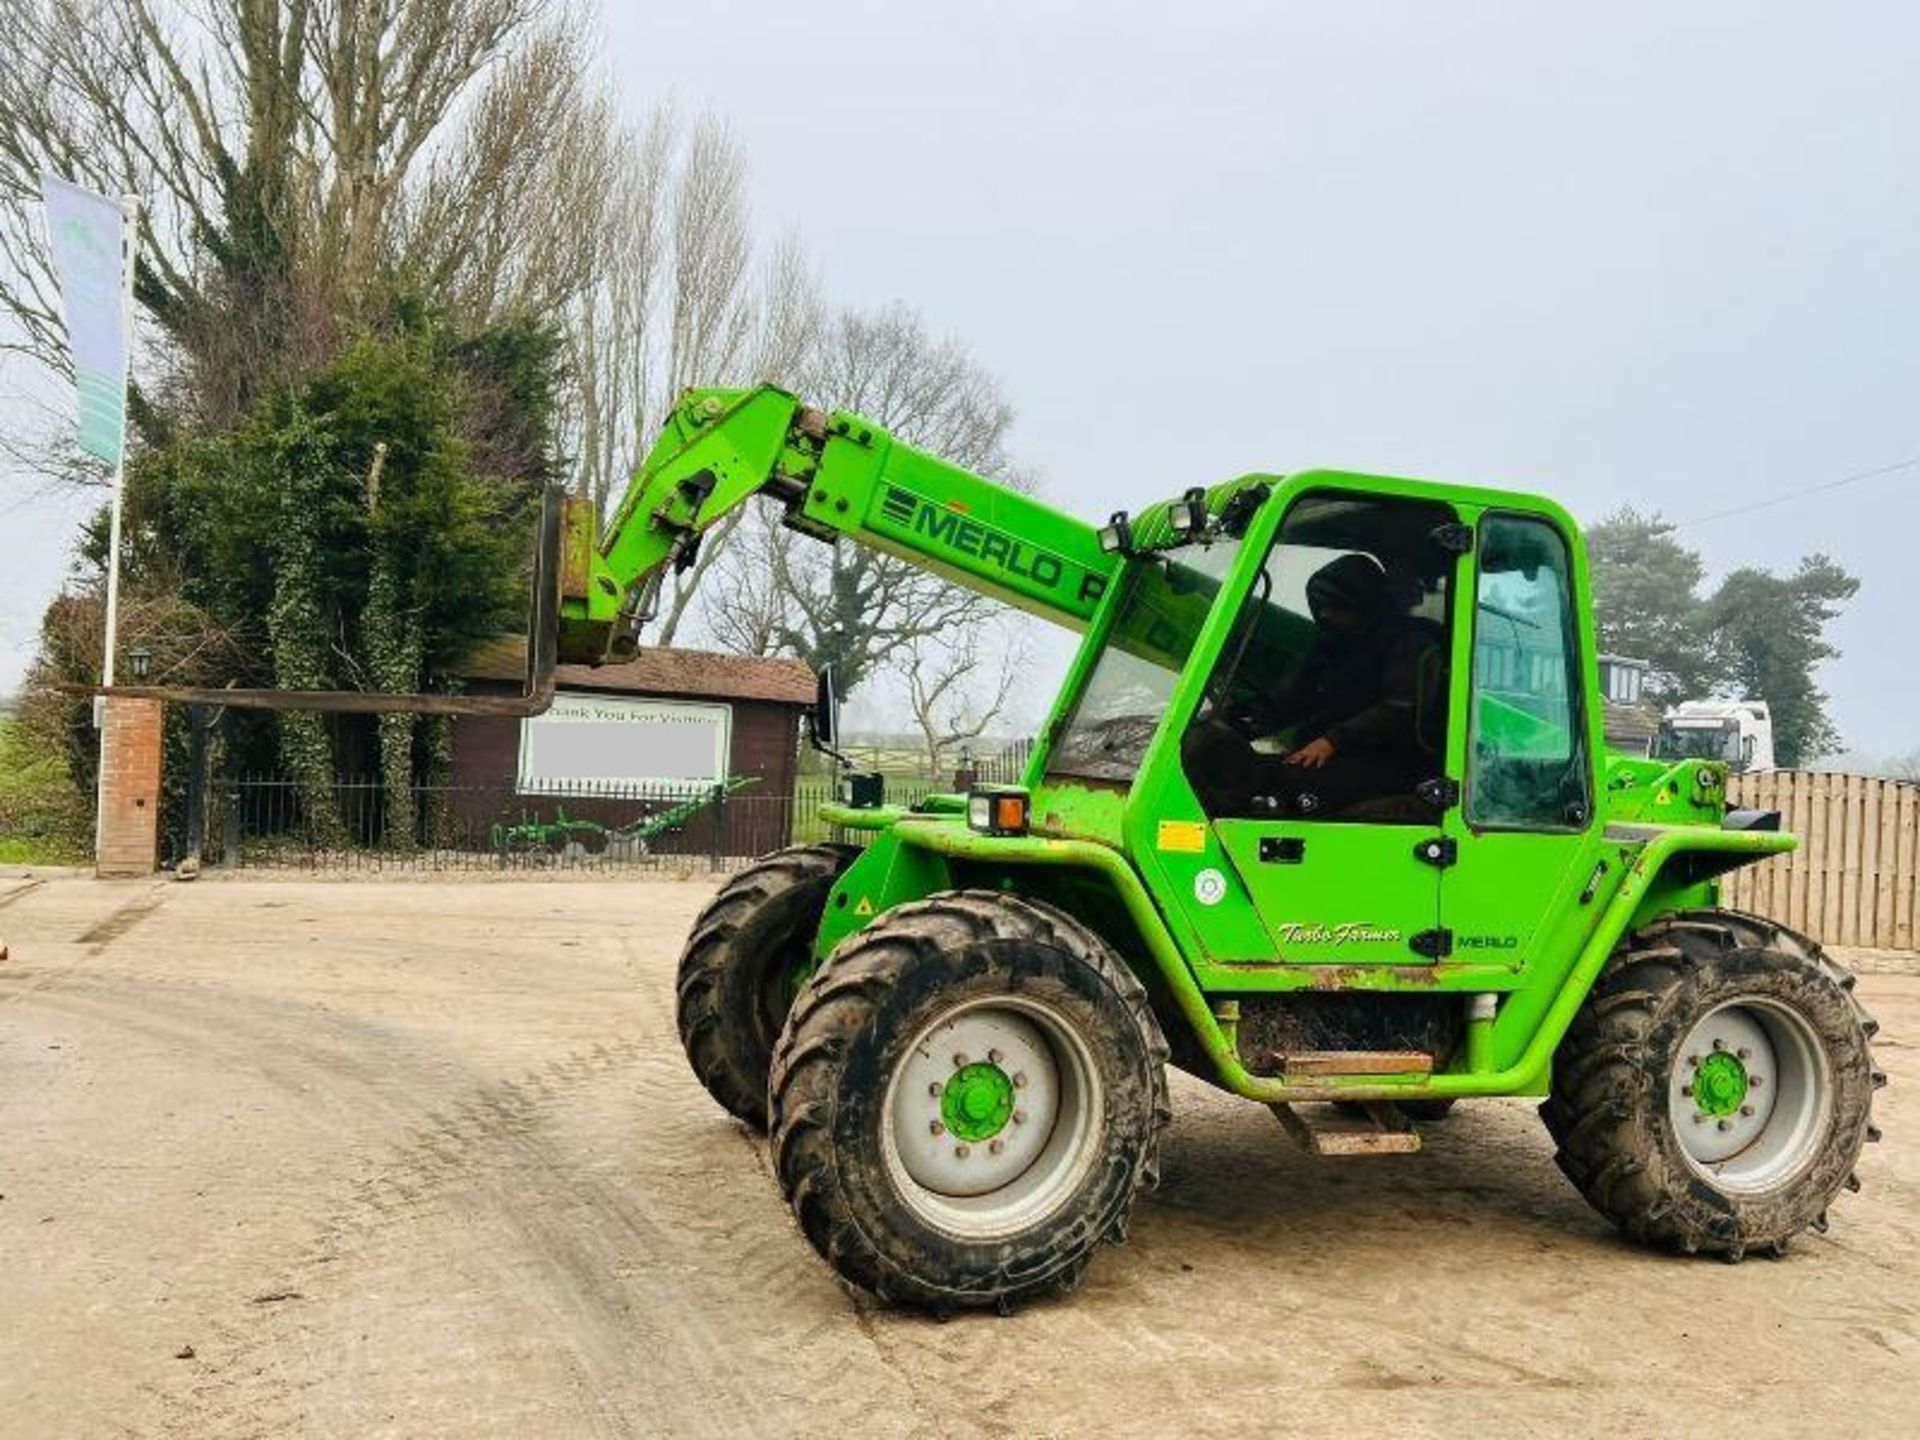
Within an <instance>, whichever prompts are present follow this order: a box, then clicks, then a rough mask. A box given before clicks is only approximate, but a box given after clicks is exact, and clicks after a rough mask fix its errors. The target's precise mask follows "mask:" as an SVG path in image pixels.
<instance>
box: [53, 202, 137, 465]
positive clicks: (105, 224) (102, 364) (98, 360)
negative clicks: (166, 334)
mask: <svg viewBox="0 0 1920 1440" xmlns="http://www.w3.org/2000/svg"><path fill="white" fill-rule="evenodd" d="M40 191H41V194H42V195H44V196H45V197H46V201H47V238H48V241H49V243H50V244H51V246H52V249H53V268H54V271H55V273H56V274H57V275H58V276H59V277H60V298H61V300H62V301H63V302H64V308H65V309H66V312H67V343H68V345H69V347H70V348H71V349H72V351H73V378H74V383H75V385H76V386H77V387H78V389H79V391H80V448H81V449H82V450H85V451H86V452H87V453H88V454H90V455H98V456H99V457H100V458H101V459H102V460H104V461H106V462H107V463H108V464H109V465H118V464H119V463H120V458H121V450H122V447H123V446H124V445H125V444H126V432H127V366H128V359H129V354H128V352H129V351H130V350H131V349H132V336H131V335H130V333H129V331H130V330H131V329H132V325H131V315H130V312H129V310H128V306H127V273H126V267H127V265H128V263H129V255H130V252H131V250H132V247H131V246H130V245H129V244H128V243H127V241H128V235H127V228H128V227H127V215H126V211H125V210H124V209H122V208H121V204H120V202H119V201H118V200H113V199H109V198H108V197H107V196H105V195H96V194H94V193H93V191H91V190H83V189H81V188H80V187H79V186H78V185H73V184H69V183H68V182H67V181H65V180H61V179H59V178H58V177H56V176H53V175H42V176H41V177H40Z"/></svg>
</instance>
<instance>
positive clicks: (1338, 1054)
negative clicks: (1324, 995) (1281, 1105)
mask: <svg viewBox="0 0 1920 1440" xmlns="http://www.w3.org/2000/svg"><path fill="white" fill-rule="evenodd" d="M1274 1062H1275V1066H1276V1068H1277V1069H1278V1070H1279V1072H1280V1074H1281V1076H1282V1077H1283V1078H1284V1079H1287V1080H1314V1079H1318V1078H1319V1077H1321V1076H1323V1075H1431V1074H1432V1073H1433V1056H1431V1055H1426V1054H1422V1053H1421V1052H1420V1051H1418V1050H1304V1051H1300V1052H1298V1053H1296V1054H1292V1055H1280V1056H1275V1057H1274Z"/></svg>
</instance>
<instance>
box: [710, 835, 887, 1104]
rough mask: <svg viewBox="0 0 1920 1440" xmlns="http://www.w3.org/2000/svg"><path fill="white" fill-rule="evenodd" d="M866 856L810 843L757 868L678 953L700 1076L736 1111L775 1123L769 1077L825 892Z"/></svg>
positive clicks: (724, 895) (713, 904) (721, 897)
mask: <svg viewBox="0 0 1920 1440" xmlns="http://www.w3.org/2000/svg"><path fill="white" fill-rule="evenodd" d="M859 853H860V852H859V851H857V850H855V849H852V848H851V847H848V846H841V845H802V846H796V847H795V848H793V849H791V850H779V851H776V852H775V853H773V854H772V855H768V856H765V857H764V858H762V859H760V860H757V861H755V862H754V863H753V864H752V865H750V866H748V867H747V868H746V869H745V870H742V871H741V872H740V873H739V874H738V875H735V876H734V877H733V878H732V879H731V880H729V881H728V882H727V883H726V885H724V886H723V887H722V888H721V890H720V893H719V894H717V895H715V896H714V897H713V899H712V900H711V901H709V902H708V904H707V908H706V909H705V910H703V911H701V912H700V918H699V919H698V920H697V921H695V922H694V927H693V934H692V935H691V936H690V937H689V938H688V940H687V946H686V949H685V950H683V951H682V952H681V954H680V974H679V980H678V983H677V984H676V986H675V994H676V1006H675V1012H676V1013H675V1018H676V1020H677V1021H678V1023H679V1028H680V1044H681V1047H682V1048H683V1049H685V1050H686V1052H687V1060H688V1062H689V1063H691V1064H692V1066H693V1073H694V1074H695V1075H696V1076H698V1077H699V1079H700V1083H701V1084H702V1085H704V1086H705V1087H706V1089H707V1093H708V1094H709V1095H711V1096H713V1098H714V1099H715V1100H718V1101H719V1102H720V1103H721V1105H723V1106H724V1107H725V1108H726V1109H727V1111H728V1113H730V1114H732V1115H734V1116H736V1117H737V1118H739V1119H740V1120H743V1121H745V1122H746V1123H747V1124H748V1125H751V1126H752V1127H753V1128H754V1129H756V1130H764V1129H765V1128H766V1125H767V1069H768V1066H769V1065H770V1064H771V1062H772V1058H773V1042H774V1040H775V1039H776V1038H777V1037H778V1036H779V1034H780V1026H781V1024H782V1022H783V1021H784V1020H785V1019H786V1014H787V1007H788V1004H789V1002H790V1001H791V999H792V996H793V994H794V992H795V990H796V989H797V988H798V980H799V977H800V976H801V975H802V974H803V973H804V971H805V968H806V966H807V965H808V963H809V962H810V960H811V958H812V946H813V937H814V934H815V932H817V931H818V930H819V928H820V916H821V913H822V912H823V911H824V910H825V908H826V904H827V894H828V892H829V891H831V890H832V889H833V882H834V881H835V880H837V879H838V878H839V876H840V872H841V871H843V870H845V869H846V868H847V866H848V864H850V863H851V862H852V860H853V858H854V856H856V855H858V854H859Z"/></svg>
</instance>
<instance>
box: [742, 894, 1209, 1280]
mask: <svg viewBox="0 0 1920 1440" xmlns="http://www.w3.org/2000/svg"><path fill="white" fill-rule="evenodd" d="M1166 1058H1167V1046H1166V1042H1165V1040H1164V1039H1163V1038H1162V1036H1161V1033H1160V1028H1159V1025H1158V1023H1157V1022H1156V1021H1155V1019H1154V1017H1153V1013H1152V1010H1151V1008H1150V1006H1149V1004H1148V1000H1147V996H1146V992H1145V990H1144V989H1143V988H1142V987H1141V985H1140V982H1139V981H1138V980H1137V979H1136V978H1135V977H1134V975H1133V974H1132V972H1131V971H1129V970H1128V969H1127V968H1126V966H1125V965H1124V964H1123V963H1122V962H1121V961H1120V959H1119V957H1118V956H1116V955H1115V954H1114V953H1113V951H1112V950H1111V949H1110V948H1109V947H1108V946H1107V944H1106V942H1105V941H1103V940H1102V939H1101V938H1100V937H1099V936H1098V935H1096V934H1095V933H1094V932H1093V931H1091V930H1089V929H1088V928H1087V927H1086V926H1084V925H1082V924H1081V923H1080V922H1079V921H1077V920H1075V919H1073V918H1072V917H1071V916H1069V915H1066V914H1065V913H1063V912H1061V911H1059V910H1055V909H1054V908H1052V907H1051V906H1048V905H1043V904H1039V903H1036V902H1033V901H1027V900H1018V899H1014V898H1012V897H1010V896H1006V895H1001V894H997V893H993V892H986V891H952V892H949V893H946V894H942V895H936V896H934V897H933V898H931V899H929V900H927V901H924V902H922V903H919V904H913V905H903V906H901V907H899V908H898V909H896V910H893V911H891V912H889V913H888V914H886V915H884V916H882V917H881V918H880V919H879V920H877V921H876V922H875V923H874V924H872V925H870V926H868V927H867V928H866V929H865V930H862V931H860V932H859V933H858V934H856V935H852V936H849V937H848V938H847V939H846V940H845V941H844V942H842V944H841V945H840V947H839V948H838V949H837V950H836V951H835V952H834V953H833V955H832V957H831V958H830V959H829V960H828V961H827V962H826V963H825V964H824V965H823V966H821V968H820V970H819V971H818V973H816V974H815V975H814V977H813V979H812V980H810V981H809V982H808V983H807V986H806V988H805V990H803V991H802V992H801V995H800V998H799V1000H798V1001H796V1002H795V1004H794V1008H793V1013H792V1014H791V1015H790V1016H789V1017H788V1020H787V1026H786V1030H785V1032H784V1033H783V1034H782V1036H781V1037H780V1043H779V1046H778V1048H777V1050H776V1052H775V1055H774V1062H773V1075H772V1082H771V1097H772V1111H773V1158H774V1165H775V1169H776V1170H777V1172H778V1174H779V1177H780V1185H781V1189H782V1191H783V1192H784V1194H785V1195H786V1197H787V1200H788V1201H789V1203H790V1204H791V1205H792V1206H793V1211H794V1215H795V1217H796V1219H798V1221H799V1223H800V1228H801V1230H802V1232H803V1233H804V1234H805V1235H806V1237H807V1239H808V1241H809V1242H810V1243H811V1244H812V1245H813V1248H814V1249H815V1250H817V1251H818V1252H819V1253H820V1255H821V1256H822V1257H823V1258H824V1259H825V1260H826V1261H827V1263H828V1264H830V1265H831V1266H832V1267H833V1268H834V1270H835V1271H837V1272H838V1273H839V1274H840V1275H841V1277H842V1278H844V1279H846V1280H848V1281H850V1282H851V1283H853V1284H855V1285H857V1286H859V1287H861V1288H862V1289H864V1290H868V1291H871V1292H872V1293H874V1294H876V1295H878V1296H880V1297H881V1298H882V1299H886V1300H891V1301H895V1302H898V1303H901V1304H906V1305H912V1306H916V1307H919V1308H922V1309H927V1310H932V1311H934V1312H936V1313H945V1312H948V1311H951V1310H954V1309H960V1308H968V1307H982V1306H995V1307H998V1308H999V1309H1000V1310H1001V1312H1002V1313H1006V1312H1008V1311H1010V1310H1011V1309H1012V1308H1013V1307H1014V1306H1016V1305H1018V1304H1020V1303H1021V1302H1023V1301H1025V1300H1027V1299H1029V1298H1031V1297H1033V1296H1036V1295H1040V1294H1044V1293H1048V1292H1052V1291H1056V1290H1069V1289H1072V1288H1073V1287H1074V1286H1075V1285H1077V1284H1078V1282H1079V1279H1080V1276H1081V1273H1082V1272H1083V1271H1084V1269H1085V1268H1086V1266H1087V1264H1088V1262H1089V1260H1090V1259H1091V1257H1092V1253H1093V1250H1094V1247H1095V1246H1097V1245H1098V1244H1099V1243H1100V1242H1101V1241H1102V1240H1111V1241H1114V1242H1115V1243H1118V1242H1119V1241H1121V1240H1123V1239H1124V1238H1125V1235H1126V1227H1127V1223H1128V1219H1129V1217H1130V1215H1131V1213H1132V1209H1133V1203H1134V1199H1135V1196H1136V1195H1137V1194H1138V1192H1139V1191H1140V1190H1141V1189H1143V1188H1146V1187H1150V1186H1152V1185H1153V1184H1155V1183H1156V1182H1157V1180H1158V1174H1159V1172H1158V1158H1159V1137H1160V1130H1161V1128H1162V1127H1163V1126H1164V1125H1165V1124H1166V1122H1167V1120H1168V1118H1169V1116H1170V1114H1171V1111H1170V1109H1169V1106H1168V1103H1167V1088H1166V1071H1165V1064H1166Z"/></svg>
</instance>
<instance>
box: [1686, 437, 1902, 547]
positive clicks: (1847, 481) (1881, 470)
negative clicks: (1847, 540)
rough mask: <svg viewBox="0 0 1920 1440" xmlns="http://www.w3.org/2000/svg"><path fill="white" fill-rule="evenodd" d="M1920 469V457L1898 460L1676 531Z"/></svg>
mask: <svg viewBox="0 0 1920 1440" xmlns="http://www.w3.org/2000/svg"><path fill="white" fill-rule="evenodd" d="M1916 467H1920V455H1915V456H1913V457H1912V458H1910V459H1906V460H1896V461H1895V462H1894V463H1893V464H1891V465H1880V466H1876V467H1875V468H1874V469H1872V470H1856V471H1855V472H1854V473H1853V474H1851V475H1842V476H1841V477H1840V478H1839V479H1838V480H1824V481H1822V482H1821V483H1820V484H1818V485H1803V486H1801V487H1800V488H1799V489H1798V490H1788V491H1787V492H1785V493H1784V494H1781V495H1773V496H1770V497H1768V498H1767V499H1765V500H1755V501H1752V502H1751V503H1749V504H1746V505H1735V506H1734V507H1733V508H1732V509H1730V510H1716V511H1714V512H1713V513H1712V514H1711V515H1696V516H1694V518H1693V519H1691V520H1680V521H1676V522H1675V524H1674V527H1673V528H1674V529H1676V530H1685V529H1686V528H1687V527H1688V526H1690V525H1705V524H1706V523H1707V522H1708V521H1709V520H1725V519H1727V518H1729V517H1730V516H1734V515H1747V514H1751V513H1752V512H1753V511H1755V510H1770V509H1772V508H1773V507H1774V506H1775V505H1784V504H1786V503H1787V502H1788V501H1789V500H1798V499H1800V498H1801V497H1802V496H1806V495H1818V494H1820V493H1821V492H1822V491H1825V490H1838V489H1839V488H1840V487H1841V486H1842V485H1852V484H1854V483H1855V482H1857V481H1860V480H1872V479H1874V478H1875V477H1876V476H1880V475H1892V474H1894V473H1895V472H1896V471H1900V470H1912V469H1914V468H1916Z"/></svg>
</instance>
